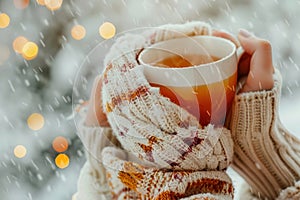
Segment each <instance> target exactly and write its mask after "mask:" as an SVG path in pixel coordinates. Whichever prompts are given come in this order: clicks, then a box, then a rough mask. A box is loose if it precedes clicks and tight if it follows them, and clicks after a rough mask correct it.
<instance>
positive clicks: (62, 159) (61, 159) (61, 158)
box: [55, 153, 70, 169]
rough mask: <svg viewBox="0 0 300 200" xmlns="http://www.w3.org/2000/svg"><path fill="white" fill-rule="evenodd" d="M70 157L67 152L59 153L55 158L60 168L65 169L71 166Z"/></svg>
mask: <svg viewBox="0 0 300 200" xmlns="http://www.w3.org/2000/svg"><path fill="white" fill-rule="evenodd" d="M69 163H70V159H69V156H67V155H66V154H63V153H61V154H58V155H57V156H56V158H55V164H56V166H57V167H58V168H60V169H64V168H66V167H68V166H69Z"/></svg>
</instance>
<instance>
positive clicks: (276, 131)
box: [231, 70, 300, 199]
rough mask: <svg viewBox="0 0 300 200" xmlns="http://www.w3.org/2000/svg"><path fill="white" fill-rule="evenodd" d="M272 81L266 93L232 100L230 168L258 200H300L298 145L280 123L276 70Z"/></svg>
mask: <svg viewBox="0 0 300 200" xmlns="http://www.w3.org/2000/svg"><path fill="white" fill-rule="evenodd" d="M274 80H275V85H274V88H273V89H271V90H269V91H258V92H249V93H241V94H238V95H237V96H236V98H235V102H234V104H233V108H232V119H231V132H232V137H233V140H234V151H235V156H234V159H233V168H234V169H235V170H236V171H237V172H238V173H239V174H240V175H241V176H242V177H244V179H245V180H246V181H247V182H248V184H249V185H250V187H251V191H252V193H253V195H255V196H257V197H258V198H268V199H276V198H277V199H300V187H299V184H300V183H299V180H300V141H299V139H298V138H296V137H294V136H293V135H292V134H291V133H289V132H288V131H287V130H286V129H285V128H284V126H283V125H282V124H281V122H280V119H279V116H278V106H279V99H280V92H281V81H282V80H281V76H280V73H279V71H277V70H276V72H275V74H274ZM297 181H298V182H297ZM242 196H243V197H245V196H246V194H245V196H244V195H242Z"/></svg>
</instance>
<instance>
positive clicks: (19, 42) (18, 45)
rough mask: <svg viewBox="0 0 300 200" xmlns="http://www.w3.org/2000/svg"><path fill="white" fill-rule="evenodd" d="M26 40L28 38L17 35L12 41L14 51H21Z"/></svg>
mask: <svg viewBox="0 0 300 200" xmlns="http://www.w3.org/2000/svg"><path fill="white" fill-rule="evenodd" d="M27 42H28V39H27V38H25V37H23V36H19V37H17V38H16V39H15V40H14V42H13V49H14V50H15V52H17V53H20V54H21V53H22V50H23V47H24V46H25V44H26V43H27Z"/></svg>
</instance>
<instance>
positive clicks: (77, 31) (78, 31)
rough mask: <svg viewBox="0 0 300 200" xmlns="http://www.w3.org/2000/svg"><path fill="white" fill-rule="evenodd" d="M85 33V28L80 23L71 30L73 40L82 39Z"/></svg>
mask: <svg viewBox="0 0 300 200" xmlns="http://www.w3.org/2000/svg"><path fill="white" fill-rule="evenodd" d="M85 34H86V31H85V28H84V27H83V26H81V25H75V26H73V28H72V30H71V35H72V37H73V38H74V39H75V40H82V39H83V38H84V37H85Z"/></svg>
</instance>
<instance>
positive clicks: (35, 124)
mask: <svg viewBox="0 0 300 200" xmlns="http://www.w3.org/2000/svg"><path fill="white" fill-rule="evenodd" d="M44 124H45V120H44V117H43V115H41V114H39V113H33V114H31V115H30V116H29V117H28V119H27V125H28V127H29V128H30V129H32V130H34V131H37V130H40V129H41V128H43V127H44Z"/></svg>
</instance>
